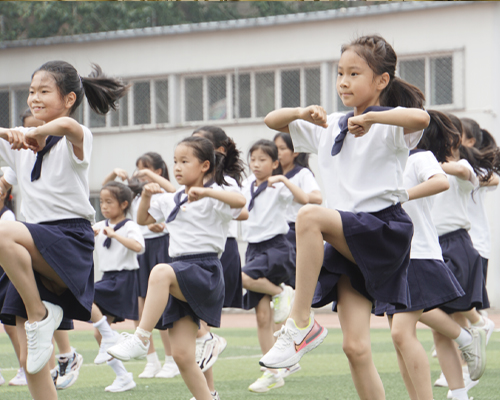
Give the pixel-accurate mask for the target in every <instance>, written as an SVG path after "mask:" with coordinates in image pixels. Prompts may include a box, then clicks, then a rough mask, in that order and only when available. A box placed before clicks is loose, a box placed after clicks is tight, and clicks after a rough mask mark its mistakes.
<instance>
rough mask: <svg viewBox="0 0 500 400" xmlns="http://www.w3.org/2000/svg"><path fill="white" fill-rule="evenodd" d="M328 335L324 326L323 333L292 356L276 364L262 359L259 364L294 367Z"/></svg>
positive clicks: (273, 367)
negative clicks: (264, 361)
mask: <svg viewBox="0 0 500 400" xmlns="http://www.w3.org/2000/svg"><path fill="white" fill-rule="evenodd" d="M326 335H328V330H327V329H326V328H324V327H322V331H321V333H320V334H319V336H318V337H317V338H316V339H315V340H314V341H312V342H311V343H309V344H308V345H307V346H306V347H304V348H303V349H301V350H299V351H298V352H296V353H295V354H294V355H293V356H291V357H290V358H288V359H286V360H283V361H281V362H280V363H276V364H272V365H271V364H265V363H263V362H262V360H261V361H259V364H260V365H261V366H263V367H266V368H272V369H277V368H290V367H293V366H294V365H295V364H297V363H298V362H299V361H300V359H301V358H302V357H303V356H304V354H306V353H309V352H310V351H313V350H314V349H315V348H316V347H318V346H319V345H320V344H321V343H323V340H325V337H326Z"/></svg>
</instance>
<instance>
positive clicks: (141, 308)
mask: <svg viewBox="0 0 500 400" xmlns="http://www.w3.org/2000/svg"><path fill="white" fill-rule="evenodd" d="M144 301H145V300H144V297H139V321H140V320H141V318H142V312H143V311H144ZM139 321H134V325H135V327H136V328H137V327H138V326H139ZM161 332H162V331H160V334H161ZM167 335H168V334H167ZM167 337H168V336H167ZM162 339H163V337H162ZM155 351H156V349H155V345H154V342H153V336H152V335H151V337H150V338H149V350H148V355H149V354H153V353H154V352H155Z"/></svg>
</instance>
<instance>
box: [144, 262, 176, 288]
mask: <svg viewBox="0 0 500 400" xmlns="http://www.w3.org/2000/svg"><path fill="white" fill-rule="evenodd" d="M172 274H173V276H175V272H174V270H173V268H172V267H171V266H170V265H169V264H157V265H155V266H154V267H153V269H152V270H151V274H150V275H149V281H150V282H149V284H151V283H155V282H157V281H163V280H167V279H169V278H171V277H172Z"/></svg>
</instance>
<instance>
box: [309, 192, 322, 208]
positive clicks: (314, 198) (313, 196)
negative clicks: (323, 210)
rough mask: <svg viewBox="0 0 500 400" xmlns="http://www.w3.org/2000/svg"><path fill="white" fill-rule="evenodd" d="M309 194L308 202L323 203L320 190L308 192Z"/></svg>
mask: <svg viewBox="0 0 500 400" xmlns="http://www.w3.org/2000/svg"><path fill="white" fill-rule="evenodd" d="M307 196H308V197H309V200H308V201H307V203H308V204H319V205H321V204H322V203H323V196H322V195H321V191H319V190H313V191H312V192H310V193H307Z"/></svg>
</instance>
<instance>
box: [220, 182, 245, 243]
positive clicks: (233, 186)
mask: <svg viewBox="0 0 500 400" xmlns="http://www.w3.org/2000/svg"><path fill="white" fill-rule="evenodd" d="M224 180H225V181H226V183H227V185H223V186H222V189H224V190H227V191H229V192H234V193H241V188H240V187H239V186H238V182H236V180H235V179H234V178H231V177H230V176H227V175H226V176H224ZM241 210H242V208H233V209H232V211H233V218H238V217H239V216H240V214H241ZM237 236H238V221H234V219H233V221H231V222H230V223H229V231H228V232H227V237H228V238H235V237H237Z"/></svg>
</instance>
